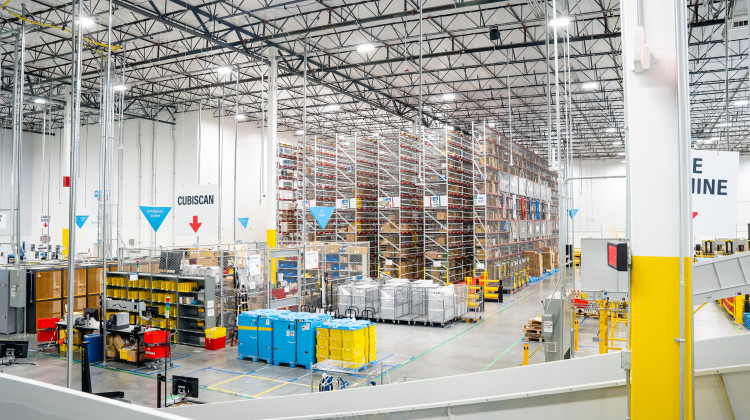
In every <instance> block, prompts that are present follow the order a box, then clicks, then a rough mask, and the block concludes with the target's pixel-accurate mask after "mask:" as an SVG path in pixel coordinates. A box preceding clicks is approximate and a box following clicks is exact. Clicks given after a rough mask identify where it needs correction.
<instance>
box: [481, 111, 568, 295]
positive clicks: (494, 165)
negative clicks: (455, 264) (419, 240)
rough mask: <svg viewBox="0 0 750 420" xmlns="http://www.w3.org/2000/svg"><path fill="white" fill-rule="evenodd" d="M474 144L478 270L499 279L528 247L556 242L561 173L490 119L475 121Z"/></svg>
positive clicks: (496, 280)
mask: <svg viewBox="0 0 750 420" xmlns="http://www.w3.org/2000/svg"><path fill="white" fill-rule="evenodd" d="M472 145H473V147H472V149H473V153H474V159H473V188H472V189H473V193H474V209H473V220H474V232H473V242H474V252H473V253H474V274H475V275H480V274H482V273H484V272H486V273H487V277H488V280H489V281H490V284H494V283H492V282H493V281H494V282H500V281H502V279H503V278H505V277H507V276H508V275H509V274H508V271H509V267H511V263H512V262H513V261H515V260H517V259H520V258H522V256H523V252H524V251H529V250H539V249H541V248H543V247H545V246H553V245H554V243H555V242H556V239H557V210H556V209H557V204H556V202H557V201H556V200H557V188H556V186H557V182H556V174H555V173H554V172H552V171H550V170H549V168H548V163H547V160H546V159H544V158H542V157H540V156H539V155H536V154H535V153H532V152H530V151H528V150H526V149H524V148H522V147H520V146H518V145H515V144H513V145H511V143H510V140H509V139H508V138H507V137H505V136H504V135H502V134H501V133H500V132H498V131H497V130H496V129H495V128H494V127H492V126H490V125H487V124H484V123H480V124H475V125H474V127H473V135H472ZM511 156H512V160H511Z"/></svg>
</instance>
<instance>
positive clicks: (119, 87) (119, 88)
mask: <svg viewBox="0 0 750 420" xmlns="http://www.w3.org/2000/svg"><path fill="white" fill-rule="evenodd" d="M113 89H114V90H116V91H118V92H124V91H126V90H128V86H127V85H115V87H114V88H113Z"/></svg>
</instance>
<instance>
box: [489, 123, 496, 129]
mask: <svg viewBox="0 0 750 420" xmlns="http://www.w3.org/2000/svg"><path fill="white" fill-rule="evenodd" d="M487 127H489V128H495V123H493V122H491V123H487Z"/></svg>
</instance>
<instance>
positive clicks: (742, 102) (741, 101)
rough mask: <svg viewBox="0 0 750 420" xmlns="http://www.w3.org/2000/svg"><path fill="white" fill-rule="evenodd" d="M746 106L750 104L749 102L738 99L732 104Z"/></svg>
mask: <svg viewBox="0 0 750 420" xmlns="http://www.w3.org/2000/svg"><path fill="white" fill-rule="evenodd" d="M748 104H750V101H748V100H747V99H739V100H737V101H734V102H732V106H747V105H748Z"/></svg>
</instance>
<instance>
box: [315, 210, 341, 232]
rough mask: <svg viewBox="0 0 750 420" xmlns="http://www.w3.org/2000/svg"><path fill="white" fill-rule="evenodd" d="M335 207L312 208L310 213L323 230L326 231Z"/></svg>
mask: <svg viewBox="0 0 750 420" xmlns="http://www.w3.org/2000/svg"><path fill="white" fill-rule="evenodd" d="M334 209H335V207H310V213H312V215H313V217H314V218H315V220H316V221H317V222H318V225H320V228H321V229H325V228H326V225H327V224H328V220H330V219H331V216H332V215H333V210H334Z"/></svg>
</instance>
